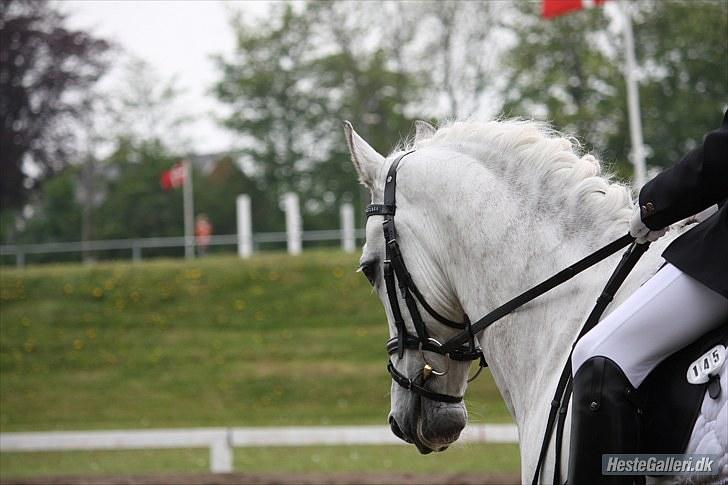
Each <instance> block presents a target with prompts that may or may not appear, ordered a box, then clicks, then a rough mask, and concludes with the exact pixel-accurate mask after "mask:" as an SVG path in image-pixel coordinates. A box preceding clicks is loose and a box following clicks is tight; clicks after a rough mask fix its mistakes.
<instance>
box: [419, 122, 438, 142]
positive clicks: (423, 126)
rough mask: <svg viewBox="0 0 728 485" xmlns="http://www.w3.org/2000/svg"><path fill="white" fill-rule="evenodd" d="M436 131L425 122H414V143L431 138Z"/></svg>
mask: <svg viewBox="0 0 728 485" xmlns="http://www.w3.org/2000/svg"><path fill="white" fill-rule="evenodd" d="M436 131H437V130H436V129H435V127H434V126H432V125H431V124H429V123H428V122H427V121H423V120H416V121H415V143H417V142H418V141H422V140H426V139H428V138H432V135H434V134H435V132H436Z"/></svg>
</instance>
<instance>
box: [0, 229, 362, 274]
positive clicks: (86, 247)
mask: <svg viewBox="0 0 728 485" xmlns="http://www.w3.org/2000/svg"><path fill="white" fill-rule="evenodd" d="M342 232H343V231H342V230H339V229H332V230H322V231H303V232H302V233H301V239H302V240H303V241H304V242H314V241H340V242H341V246H342V248H344V249H345V250H349V248H351V247H352V246H353V243H352V242H349V237H350V232H349V231H347V234H346V235H344V234H342ZM353 237H355V238H356V239H359V240H362V239H363V238H364V230H363V229H357V230H355V231H354V232H353ZM251 239H252V242H251V243H250V244H249V245H248V246H247V247H248V248H250V252H244V253H243V254H241V256H242V257H248V256H250V253H252V248H253V247H254V246H258V245H260V244H268V243H286V242H287V240H288V234H287V233H285V232H259V233H256V234H253V235H252V237H251ZM188 244H192V245H194V240H193V242H192V243H189V242H188V241H187V239H186V238H185V237H184V236H178V237H150V238H144V239H108V240H102V241H77V242H59V243H42V244H22V245H2V246H0V256H12V257H15V263H16V265H17V266H18V267H23V266H25V263H26V256H27V255H30V254H54V253H79V254H81V255H84V254H89V253H94V252H97V251H111V250H116V251H118V250H122V251H123V250H127V251H129V254H130V255H131V257H132V260H134V261H141V259H142V255H143V254H142V253H143V250H144V249H151V248H184V247H185V246H186V245H188ZM240 244H241V243H240V240H239V238H238V235H237V234H225V235H219V236H211V238H210V242H209V245H210V246H239V245H240Z"/></svg>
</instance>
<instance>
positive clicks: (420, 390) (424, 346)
mask: <svg viewBox="0 0 728 485" xmlns="http://www.w3.org/2000/svg"><path fill="white" fill-rule="evenodd" d="M413 151H414V150H412V151H409V152H406V153H404V154H402V155H400V156H399V157H397V158H396V159H395V160H394V161H393V162H392V165H391V166H390V167H389V170H388V172H387V178H386V179H385V184H384V203H382V204H370V205H368V206H367V208H366V216H367V217H369V216H375V215H380V216H383V217H384V221H383V222H382V229H383V232H384V242H385V259H384V282H385V286H386V290H387V298H388V300H389V306H390V308H391V311H392V317H393V318H394V324H395V328H396V330H397V335H396V336H395V337H394V338H392V339H390V340H389V341H388V342H387V353H388V354H389V355H393V354H395V353H396V354H397V355H398V357H399V359H400V360H401V359H402V357H403V356H404V351H405V349H409V350H418V351H420V352H423V351H427V352H434V353H437V354H440V355H443V356H445V357H447V358H449V359H451V360H453V361H460V362H466V361H473V360H479V364H480V366H479V368H478V372H477V373H476V374H475V375H474V376H473V377H472V378H471V379H469V380H468V382H470V381H471V380H473V379H475V378H476V377H477V376H478V375H479V374H480V372H481V371H482V370H483V367H487V366H488V364H487V363H486V361H485V357H484V356H483V351H482V349H481V348H480V347H479V346H478V345H477V344H476V339H475V336H476V335H477V334H479V333H480V332H482V331H483V330H485V329H486V328H488V327H489V326H490V325H492V324H493V323H495V322H496V321H498V320H500V319H501V318H503V317H504V316H506V315H508V314H509V313H511V312H512V311H514V310H515V309H517V308H519V307H520V306H522V305H524V304H526V303H528V302H530V301H531V300H533V299H534V298H536V297H538V296H540V295H542V294H544V293H546V292H547V291H549V290H551V289H553V288H555V287H557V286H559V285H560V284H562V283H564V282H566V281H567V280H569V279H571V278H572V277H574V276H576V275H577V274H579V273H581V272H582V271H584V270H586V269H587V268H590V267H591V266H593V265H595V264H596V263H598V262H600V261H602V260H604V259H606V258H607V257H609V256H611V255H612V254H614V253H615V252H617V251H618V250H620V249H622V248H624V247H626V246H629V245H631V246H630V248H629V249H628V250H627V252H625V254H624V256H623V257H622V261H621V262H620V265H619V266H618V267H617V269H616V270H615V272H614V273H613V275H612V277H611V278H610V280H609V282H608V283H607V286H606V287H605V289H604V292H603V293H602V295H601V296H600V297H599V299H598V301H597V307H595V310H594V311H593V312H592V315H590V319H589V320H588V322H589V321H590V320H592V321H593V323H591V324H587V325H585V327H584V328H583V329H582V333H581V334H580V336H581V335H583V333H584V332H585V331H586V330H588V328H589V327H590V325H594V324H596V322H597V320H598V316H599V315H601V312H603V311H604V308H605V307H606V305H607V304H608V303H609V302H610V301H611V299H612V295H614V293H615V292H616V290H617V289H618V288H619V286H620V285H621V283H622V281H624V278H626V276H627V274H628V273H629V270H631V268H632V267H633V266H634V264H635V263H636V262H637V260H638V259H639V257H640V256H641V255H642V254H643V253H644V251H646V250H647V247H648V244H633V243H634V238H633V237H632V236H630V235H629V234H626V235H624V236H622V237H620V238H619V239H617V240H615V241H612V242H611V243H609V244H607V245H606V246H603V247H601V248H599V249H597V250H596V251H594V252H593V253H591V254H590V255H588V256H586V257H585V258H583V259H581V260H579V261H577V262H576V263H574V264H573V265H571V266H569V267H568V268H565V269H563V270H561V271H560V272H558V273H556V274H555V275H553V276H551V277H550V278H548V279H546V280H544V281H542V282H541V283H539V284H537V285H536V286H533V287H531V288H529V289H528V290H526V291H524V292H523V293H521V294H520V295H518V296H516V297H514V298H513V299H511V300H509V301H508V302H506V303H505V304H503V305H501V306H499V307H498V308H496V309H494V310H493V311H491V312H490V313H488V314H487V315H485V316H484V317H482V318H480V319H479V320H478V321H476V322H474V323H471V322H470V319H469V318H468V316H467V315H465V316H464V321H463V322H454V321H452V320H449V319H448V318H445V317H443V316H442V315H440V314H439V313H437V312H436V311H435V310H434V309H433V308H432V307H431V306H430V305H429V304H428V303H427V301H425V298H424V297H423V296H422V293H421V292H420V291H419V289H418V288H417V285H415V283H414V281H413V280H412V277H411V275H410V273H409V271H407V266H406V265H405V263H404V259H403V257H402V252H401V250H400V248H399V244H398V243H397V230H396V229H395V226H394V214H395V212H396V208H397V207H396V203H395V202H396V201H395V192H396V188H397V168H398V167H399V164H400V162H401V161H402V159H403V158H404V157H406V156H407V155H409V154H411V153H413ZM397 287H399V293H400V295H401V298H402V300H404V302H405V304H406V306H407V310H408V311H409V314H410V318H411V319H412V323H413V325H414V328H415V332H416V335H412V334H411V333H409V332H408V331H407V327H406V325H405V321H404V318H403V317H402V310H401V308H400V305H399V296H398V294H397ZM418 301H419V303H420V304H421V305H422V307H423V308H424V309H425V310H426V311H427V313H429V314H430V315H431V316H432V317H433V318H434V319H435V320H437V321H438V322H440V323H442V324H443V325H446V326H448V327H451V328H454V329H458V330H460V332H459V333H458V334H456V335H454V336H453V337H451V338H450V339H449V340H447V341H446V342H445V343H440V342H438V341H437V340H435V339H433V338H431V337H430V336H429V334H428V333H427V327H426V326H425V323H424V321H423V320H422V316H421V314H420V311H419V308H418V306H417V302H418ZM423 355H424V354H423ZM567 368H570V365H567V366H565V367H564V369H567ZM387 370H388V371H389V374H390V375H391V376H392V379H393V380H394V381H395V382H396V383H397V384H399V385H400V386H402V387H404V388H405V389H408V390H409V391H411V392H414V393H416V394H419V395H421V396H422V397H425V398H427V399H431V400H433V401H440V402H446V403H458V402H460V401H462V399H463V396H451V395H447V394H440V393H437V392H434V391H431V390H429V389H426V388H425V381H426V380H427V379H428V378H429V377H430V376H431V375H433V374H434V375H436V376H439V375H443V374H444V372H437V370H435V369H433V367H432V366H431V365H430V364H429V363H428V362H427V361H426V360H425V365H424V367H423V369H422V370H421V371H420V372H419V373H418V375H417V376H415V378H414V379H412V378H409V377H407V376H405V375H404V374H402V373H401V372H400V371H398V370H397V368H396V367H395V366H394V364H393V363H392V360H391V359H390V360H389V363H388V364H387ZM564 373H566V371H564ZM564 375H565V374H564ZM563 380H564V378H563V377H562V381H563ZM560 387H562V386H561V384H560ZM558 392H561V391H560V390H558V389H557V393H558ZM557 404H558V403H557ZM549 421H551V417H550V418H549ZM548 434H550V430H549V431H548Z"/></svg>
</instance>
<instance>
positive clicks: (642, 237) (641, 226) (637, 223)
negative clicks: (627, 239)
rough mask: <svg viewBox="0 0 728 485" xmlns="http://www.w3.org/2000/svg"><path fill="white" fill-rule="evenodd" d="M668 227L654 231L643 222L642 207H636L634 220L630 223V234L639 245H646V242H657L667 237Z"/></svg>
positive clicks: (633, 215)
mask: <svg viewBox="0 0 728 485" xmlns="http://www.w3.org/2000/svg"><path fill="white" fill-rule="evenodd" d="M668 229H669V226H668V227H665V228H663V229H659V230H657V231H653V230H652V229H650V228H649V227H647V226H645V223H644V222H642V214H641V211H640V206H639V204H638V205H635V208H634V214H632V220H631V221H630V223H629V233H630V234H631V235H632V237H634V238H635V239H636V240H637V244H644V243H646V242H648V241H649V242H655V241H657V240H658V239H660V238H661V237H662V236H664V235H665V233H666V232H667V230H668Z"/></svg>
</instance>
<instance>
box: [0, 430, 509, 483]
mask: <svg viewBox="0 0 728 485" xmlns="http://www.w3.org/2000/svg"><path fill="white" fill-rule="evenodd" d="M517 442H518V430H517V429H516V427H515V425H512V424H474V425H469V426H467V427H466V428H465V429H464V430H463V432H462V434H461V435H460V439H459V440H458V443H517ZM405 444H406V443H404V442H403V441H401V440H399V439H398V438H397V437H395V436H394V435H393V434H392V431H391V430H390V429H389V427H388V426H293V427H255V428H189V429H184V428H176V429H148V430H119V431H51V432H27V433H0V452H3V453H6V452H23V451H63V450H66V451H68V450H87V451H90V450H130V449H155V448H156V449H164V448H209V449H210V470H211V471H212V472H213V473H227V472H232V471H233V448H237V447H265V446H313V445H405Z"/></svg>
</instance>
